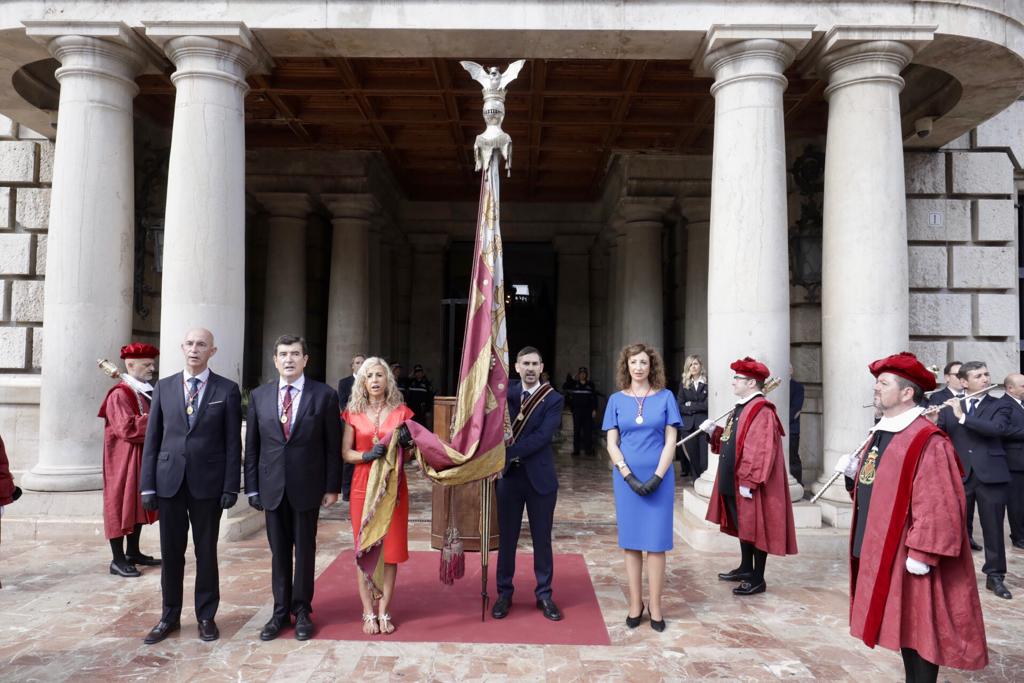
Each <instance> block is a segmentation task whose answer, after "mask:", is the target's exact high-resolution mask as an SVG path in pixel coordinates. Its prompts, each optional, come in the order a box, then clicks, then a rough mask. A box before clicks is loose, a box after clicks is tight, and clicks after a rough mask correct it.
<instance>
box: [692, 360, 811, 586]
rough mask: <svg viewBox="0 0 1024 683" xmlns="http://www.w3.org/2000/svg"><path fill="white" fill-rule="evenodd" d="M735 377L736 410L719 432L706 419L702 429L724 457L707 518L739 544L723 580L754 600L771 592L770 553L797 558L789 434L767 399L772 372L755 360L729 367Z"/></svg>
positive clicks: (720, 576)
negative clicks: (785, 446)
mask: <svg viewBox="0 0 1024 683" xmlns="http://www.w3.org/2000/svg"><path fill="white" fill-rule="evenodd" d="M729 367H730V368H731V369H732V370H733V372H734V373H735V374H734V375H733V378H732V391H733V393H734V394H735V395H736V398H737V401H736V407H735V408H734V409H733V411H732V413H730V414H729V417H728V419H727V421H726V423H725V427H724V428H722V427H718V426H716V425H715V423H714V421H712V420H705V421H704V422H703V423H702V424H701V427H700V428H701V430H702V431H704V432H705V433H706V434H708V435H709V436H710V437H711V450H712V451H714V452H716V453H718V454H719V459H718V474H717V475H716V476H715V486H714V488H713V489H712V491H711V501H710V505H708V513H707V519H708V521H710V522H714V523H716V524H718V525H719V528H720V529H721V530H722V532H723V533H726V534H729V535H730V536H737V537H738V538H739V540H740V557H741V559H740V566H739V567H737V568H735V569H732V570H730V571H727V572H723V573H721V574H719V575H718V578H719V579H720V580H722V581H737V582H739V585H738V586H736V587H735V588H734V589H733V591H732V592H733V593H734V594H735V595H755V594H757V593H763V592H764V591H765V589H766V588H767V585H766V583H765V580H764V570H765V563H766V562H767V560H768V554H769V553H771V554H772V555H795V554H796V528H795V526H794V524H793V506H792V504H791V503H790V500H789V486H788V484H787V476H786V475H787V473H788V468H787V467H786V456H785V454H784V453H783V450H782V435H783V434H784V433H785V431H784V430H783V428H782V423H781V422H780V421H779V416H778V415H777V414H776V412H775V405H774V404H772V403H771V402H770V401H768V400H767V399H766V398H765V397H764V393H763V389H764V384H765V380H766V379H767V378H768V374H769V373H768V368H767V367H766V366H765V365H764V363H760V362H758V361H756V360H754V359H753V358H750V357H747V358H743V359H741V360H737V361H735V362H734V363H733V364H732V365H730V366H729Z"/></svg>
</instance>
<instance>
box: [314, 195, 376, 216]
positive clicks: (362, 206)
mask: <svg viewBox="0 0 1024 683" xmlns="http://www.w3.org/2000/svg"><path fill="white" fill-rule="evenodd" d="M320 201H321V202H323V205H324V206H325V207H327V211H328V212H329V213H330V214H331V219H332V220H341V219H344V218H358V219H360V220H364V221H369V220H371V219H373V217H374V215H375V214H376V213H377V212H378V211H380V208H381V207H380V202H378V201H377V198H376V197H374V196H373V195H372V194H348V193H342V194H322V195H320Z"/></svg>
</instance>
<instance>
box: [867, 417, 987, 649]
mask: <svg viewBox="0 0 1024 683" xmlns="http://www.w3.org/2000/svg"><path fill="white" fill-rule="evenodd" d="M921 432H925V433H924V434H923V435H922V438H923V439H925V440H924V441H923V445H922V446H921V450H920V457H919V459H918V461H917V463H916V471H915V470H914V469H912V467H913V463H912V462H911V463H910V464H909V465H908V466H907V472H908V476H907V480H906V482H905V484H906V485H905V486H904V487H902V490H901V487H900V474H901V472H902V471H903V470H904V465H905V463H907V462H908V461H910V459H911V458H910V457H909V456H912V455H913V449H912V444H913V441H914V439H915V437H917V436H918V434H920V433H921ZM928 432H931V433H930V434H929V433H928ZM919 443H920V442H919ZM961 477H962V475H961V470H960V465H959V462H958V461H957V458H956V453H955V451H954V450H953V444H952V443H951V442H950V440H949V437H948V436H946V435H945V434H943V433H942V432H940V431H938V430H936V429H934V426H933V425H932V424H931V423H930V422H928V420H926V419H924V418H922V417H918V418H917V419H916V420H914V421H913V422H911V423H910V425H909V426H908V427H907V428H906V429H904V430H903V431H901V432H899V433H897V434H895V435H894V436H893V438H892V441H890V442H889V445H888V446H887V447H886V449H885V453H884V455H883V457H882V459H881V462H880V463H879V465H878V470H877V472H876V475H875V481H874V486H873V487H872V492H871V507H870V508H869V510H868V520H867V525H866V527H865V529H864V539H863V542H862V543H861V558H860V560H857V559H856V558H854V557H853V556H852V548H853V534H854V533H855V530H856V519H857V497H856V490H855V491H854V503H853V505H854V509H853V519H854V525H853V530H851V534H850V548H851V555H850V633H851V634H852V635H853V636H855V637H857V638H860V639H861V640H863V641H864V642H865V643H866V644H868V645H869V646H872V647H873V646H874V641H875V635H876V634H875V632H876V631H877V642H878V644H879V645H881V646H882V647H885V648H888V649H890V650H898V649H900V648H901V647H909V648H913V649H915V650H917V651H918V652H919V653H920V654H921V656H922V657H924V658H925V659H926V660H928V661H929V662H933V663H935V664H938V665H939V666H949V667H953V668H956V669H982V668H984V667H985V666H986V665H987V664H988V645H987V643H986V640H985V624H984V621H983V619H982V614H981V601H980V600H979V598H978V584H977V579H976V578H975V571H974V561H973V560H972V559H971V548H970V545H969V542H968V540H967V534H966V533H965V529H966V524H965V515H964V508H965V498H964V487H963V481H962V478H961ZM908 509H909V514H906V518H905V521H904V523H903V525H902V526H901V527H897V528H896V529H895V532H894V533H893V534H891V535H890V534H889V533H888V531H889V527H890V522H891V520H892V518H893V515H894V511H896V514H898V513H899V511H901V510H902V511H906V510H908ZM897 519H898V518H897ZM887 540H889V541H890V543H888V544H887ZM886 545H890V546H894V550H895V553H894V558H893V560H892V564H891V566H888V567H886V566H883V565H882V562H883V561H882V558H883V555H885V554H886V553H885V552H884V550H885V546H886ZM908 556H910V557H912V558H914V559H915V560H918V561H920V562H924V563H925V564H927V565H929V566H930V567H931V569H930V570H929V571H928V573H927V574H925V575H924V576H917V575H914V574H911V573H910V572H908V571H907V570H906V562H907V557H908ZM886 575H888V577H889V578H888V581H887V582H886V583H887V586H888V589H887V590H882V591H881V595H882V596H883V597H884V600H881V601H880V600H877V599H876V600H872V597H873V596H874V595H876V594H878V591H876V586H877V584H878V582H879V581H880V580H885V576H886Z"/></svg>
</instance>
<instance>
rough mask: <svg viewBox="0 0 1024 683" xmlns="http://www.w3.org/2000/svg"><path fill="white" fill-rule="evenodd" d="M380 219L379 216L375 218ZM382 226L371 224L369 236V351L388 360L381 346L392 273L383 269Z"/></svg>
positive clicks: (377, 222) (373, 222)
mask: <svg viewBox="0 0 1024 683" xmlns="http://www.w3.org/2000/svg"><path fill="white" fill-rule="evenodd" d="M374 218H375V219H378V218H379V216H374ZM380 230H381V228H380V224H379V221H378V220H373V221H371V222H370V232H369V233H368V234H367V238H368V239H367V258H368V262H369V268H370V270H369V285H370V287H369V297H368V298H367V307H368V309H367V310H368V311H369V313H368V315H367V321H368V323H369V332H368V334H369V339H370V341H369V346H368V347H367V348H368V349H369V351H367V353H369V354H372V355H374V356H382V357H383V358H385V359H387V360H388V361H390V359H389V358H387V353H386V352H385V351H384V348H383V347H382V346H381V331H382V329H383V326H384V311H383V310H382V308H381V304H382V302H383V289H384V283H385V282H386V281H387V280H388V279H389V278H390V277H391V276H392V273H390V272H387V271H384V270H382V269H381V261H382V260H381V243H380V242H381V238H380Z"/></svg>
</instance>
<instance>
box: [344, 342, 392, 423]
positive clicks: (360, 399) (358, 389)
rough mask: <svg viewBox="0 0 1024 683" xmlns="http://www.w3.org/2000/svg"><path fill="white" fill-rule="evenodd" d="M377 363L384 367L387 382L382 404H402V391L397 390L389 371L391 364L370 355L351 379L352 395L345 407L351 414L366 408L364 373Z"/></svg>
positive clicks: (364, 410) (368, 400)
mask: <svg viewBox="0 0 1024 683" xmlns="http://www.w3.org/2000/svg"><path fill="white" fill-rule="evenodd" d="M378 365H379V366H380V367H382V368H384V378H385V381H386V382H387V390H386V391H385V392H384V405H385V406H386V407H387V408H389V409H394V408H397V407H398V406H400V405H402V392H401V391H399V390H398V383H397V382H395V376H394V375H393V374H392V373H391V366H390V365H388V362H387V361H386V360H384V359H383V358H380V357H379V356H370V357H369V358H367V359H366V360H364V361H363V364H362V365H360V366H359V370H357V371H356V375H355V379H354V380H353V381H352V395H351V396H350V397H349V399H348V405H347V406H346V407H345V408H346V410H348V412H350V413H352V414H353V415H354V414H356V413H365V412H366V408H367V406H369V404H370V392H368V391H367V390H366V374H367V373H368V372H369V371H370V368H374V367H377V366H378Z"/></svg>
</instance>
